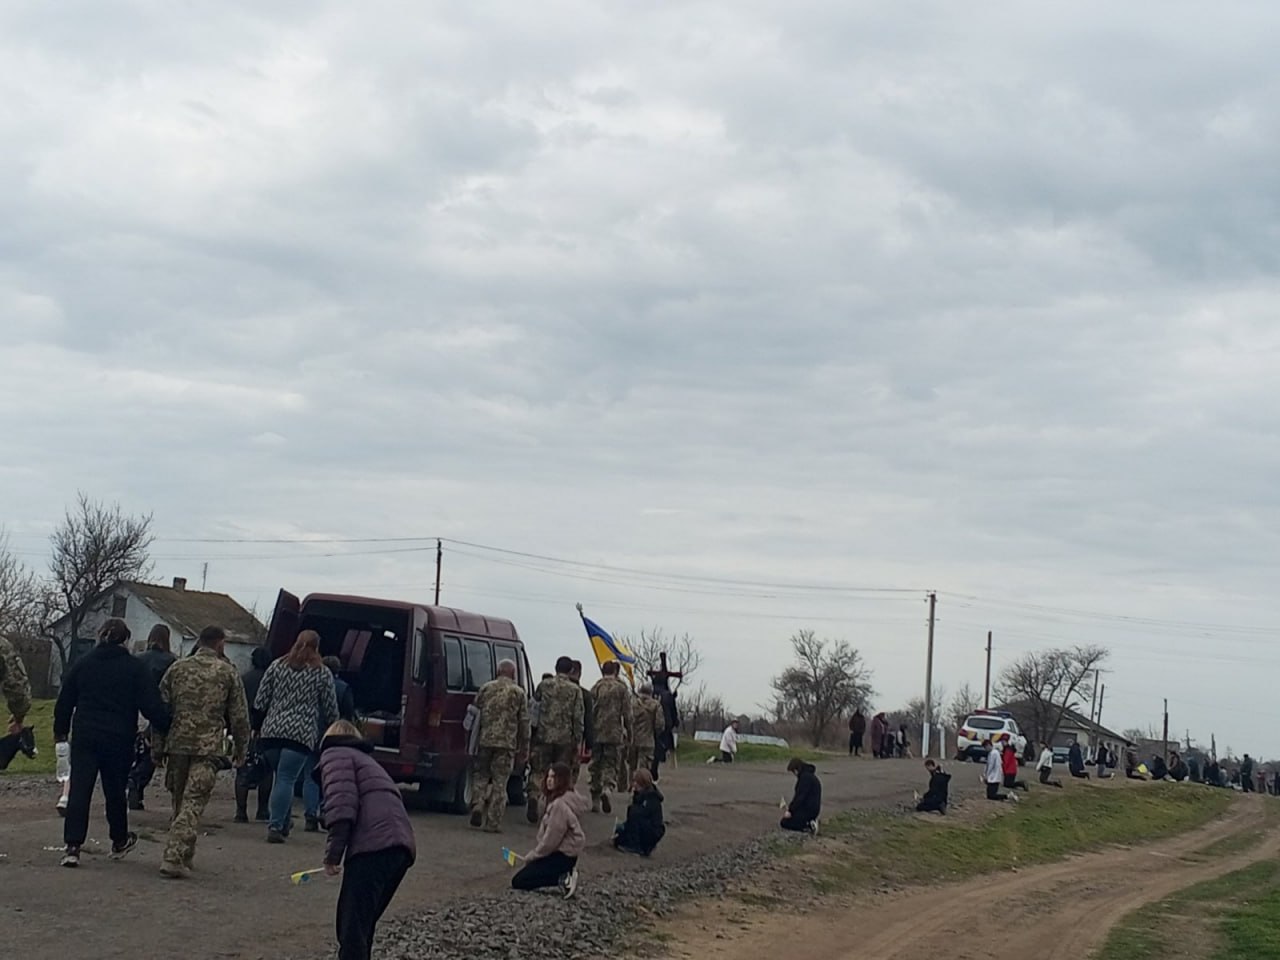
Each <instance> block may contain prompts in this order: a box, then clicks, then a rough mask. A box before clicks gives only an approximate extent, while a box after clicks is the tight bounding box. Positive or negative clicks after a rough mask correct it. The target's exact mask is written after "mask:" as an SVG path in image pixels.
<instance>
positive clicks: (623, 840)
mask: <svg viewBox="0 0 1280 960" xmlns="http://www.w3.org/2000/svg"><path fill="white" fill-rule="evenodd" d="M631 789H632V790H633V791H634V792H633V793H632V795H631V805H630V806H629V807H627V820H626V822H625V823H620V824H618V827H617V829H616V830H615V831H614V834H613V846H614V849H615V850H622V851H624V852H626V853H638V854H640V855H641V856H642V857H647V856H649V854H651V853H653V850H654V847H656V846H657V845H658V841H660V840H661V839H662V837H663V835H664V834H665V833H666V832H667V825H666V822H665V821H664V819H663V816H662V799H663V797H662V793H661V791H659V790H658V788H657V787H655V786H654V785H653V774H651V773H650V772H649V771H648V770H646V769H645V768H643V767H641V768H640V769H639V770H637V771H636V772H635V775H634V776H632V778H631Z"/></svg>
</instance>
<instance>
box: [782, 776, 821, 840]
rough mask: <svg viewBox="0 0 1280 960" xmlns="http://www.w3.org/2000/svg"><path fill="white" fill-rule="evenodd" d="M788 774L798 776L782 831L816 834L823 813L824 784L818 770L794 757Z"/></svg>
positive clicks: (783, 820)
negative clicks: (819, 818)
mask: <svg viewBox="0 0 1280 960" xmlns="http://www.w3.org/2000/svg"><path fill="white" fill-rule="evenodd" d="M787 772H788V773H794V774H795V775H796V792H795V796H793V797H792V798H791V802H790V803H789V804H787V815H786V816H785V817H783V818H782V824H781V826H782V829H783V830H795V831H797V832H803V833H815V834H816V833H817V832H818V817H819V815H820V814H821V813H822V782H821V781H820V780H819V779H818V773H817V769H816V768H815V767H814V765H813V764H811V763H805V762H804V761H803V760H801V759H800V758H799V757H794V758H793V759H792V760H791V762H790V763H788V764H787Z"/></svg>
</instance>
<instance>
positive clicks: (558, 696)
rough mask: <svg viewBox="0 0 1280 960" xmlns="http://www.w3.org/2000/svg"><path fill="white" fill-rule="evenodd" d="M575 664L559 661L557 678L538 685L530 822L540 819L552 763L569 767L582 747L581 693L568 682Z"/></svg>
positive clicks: (569, 661)
mask: <svg viewBox="0 0 1280 960" xmlns="http://www.w3.org/2000/svg"><path fill="white" fill-rule="evenodd" d="M572 669H573V661H572V660H570V659H569V658H568V657H561V658H560V659H559V660H557V661H556V675H555V676H554V677H552V678H551V679H550V680H543V681H542V683H540V684H538V692H537V693H536V694H534V696H535V697H537V699H538V704H539V707H538V742H537V743H535V744H534V747H533V759H532V762H531V763H530V765H529V766H530V773H529V807H528V810H527V811H526V813H527V815H528V818H529V822H530V823H537V822H538V818H539V811H538V798H539V796H540V795H541V794H542V778H543V777H544V776H545V775H546V772H547V769H548V768H549V767H550V766H551V765H552V764H553V763H565V764H568V763H570V762H571V761H572V758H573V757H575V756H577V754H578V747H579V746H580V745H581V743H582V689H581V688H580V687H579V686H578V685H577V684H576V683H574V682H573V681H572V680H570V679H569V673H570V671H572Z"/></svg>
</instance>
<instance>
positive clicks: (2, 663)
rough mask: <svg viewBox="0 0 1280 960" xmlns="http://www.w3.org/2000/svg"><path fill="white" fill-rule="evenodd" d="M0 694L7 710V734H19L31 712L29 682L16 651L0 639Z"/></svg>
mask: <svg viewBox="0 0 1280 960" xmlns="http://www.w3.org/2000/svg"><path fill="white" fill-rule="evenodd" d="M0 693H3V694H4V699H5V704H6V706H8V708H9V733H21V732H22V721H23V720H25V719H26V718H27V714H28V713H30V712H31V682H30V681H29V680H28V679H27V668H26V667H25V666H23V663H22V658H21V657H19V656H18V651H17V650H15V649H13V644H11V643H10V642H9V641H8V640H6V639H5V638H4V637H0Z"/></svg>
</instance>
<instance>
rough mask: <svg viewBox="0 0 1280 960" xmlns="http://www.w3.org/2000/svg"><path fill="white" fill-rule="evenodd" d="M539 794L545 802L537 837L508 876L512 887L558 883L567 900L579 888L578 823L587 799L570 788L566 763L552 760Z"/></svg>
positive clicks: (582, 837) (581, 836)
mask: <svg viewBox="0 0 1280 960" xmlns="http://www.w3.org/2000/svg"><path fill="white" fill-rule="evenodd" d="M542 794H543V796H544V797H545V798H546V801H547V805H546V809H545V811H544V812H543V814H542V819H541V820H540V821H539V823H538V840H537V843H536V844H535V845H534V848H533V849H532V850H530V851H529V853H528V854H527V855H526V856H525V857H524V861H525V863H524V866H523V867H521V868H520V869H519V870H518V871H517V872H516V875H515V876H514V877H512V878H511V888H512V889H513V890H541V889H543V888H544V887H557V886H558V887H560V889H561V890H563V891H564V895H565V899H568V898H570V897H572V896H573V895H574V893H576V892H577V890H578V857H580V856H582V851H583V849H584V848H585V847H586V845H587V836H586V834H585V833H584V832H583V829H582V822H581V817H582V815H583V814H584V813H586V812H587V800H586V798H585V797H583V796H582V794H580V793H578V792H577V791H576V790H574V789H573V771H572V770H571V769H570V768H569V765H568V764H567V763H553V764H552V765H551V769H549V770H547V771H546V774H545V776H544V778H543V781H542Z"/></svg>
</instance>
